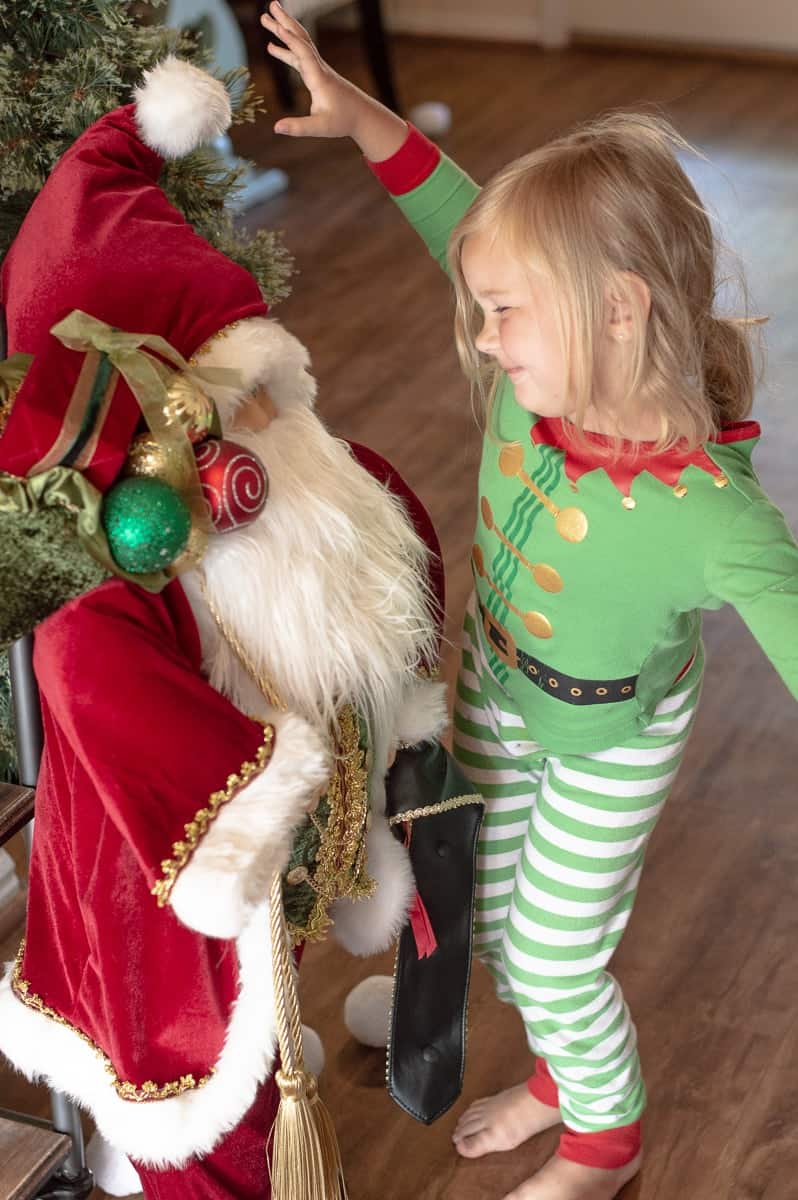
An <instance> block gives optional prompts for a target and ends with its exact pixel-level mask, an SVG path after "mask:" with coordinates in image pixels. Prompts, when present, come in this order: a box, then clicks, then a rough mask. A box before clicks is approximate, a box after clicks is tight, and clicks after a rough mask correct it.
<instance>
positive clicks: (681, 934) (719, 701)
mask: <svg viewBox="0 0 798 1200" xmlns="http://www.w3.org/2000/svg"><path fill="white" fill-rule="evenodd" d="M256 38H257V35H255V36H254V37H252V39H251V54H252V61H253V63H257V62H258V61H259V59H258V57H256V56H257V54H258V53H259V51H258V45H259V39H258V40H256ZM324 49H325V52H326V53H327V55H328V57H329V58H330V60H331V61H332V62H333V63H334V64H335V65H336V66H337V67H338V68H339V69H340V70H342V71H343V72H344V73H347V74H350V75H352V76H353V77H355V78H356V79H357V80H358V81H359V82H366V79H365V73H364V69H363V64H362V62H361V59H360V55H359V46H358V42H357V39H356V38H354V37H353V36H351V35H346V34H329V35H327V36H326V38H325V40H324ZM394 49H395V63H396V71H397V81H398V85H399V89H400V93H401V95H402V97H403V100H404V103H405V105H406V106H408V107H409V106H410V105H412V104H415V103H418V102H419V101H421V100H424V99H440V100H444V101H446V102H447V103H448V104H450V105H451V107H452V111H453V115H454V124H453V129H452V132H451V134H450V135H449V136H448V137H447V139H446V142H445V149H446V150H447V151H448V152H449V153H450V154H451V155H452V156H453V157H455V158H456V159H457V160H458V161H459V162H460V163H462V165H463V166H465V167H466V168H467V169H468V170H469V171H471V173H472V174H473V175H474V176H475V177H476V178H477V179H480V180H483V179H485V178H486V177H487V176H488V175H490V173H491V172H493V171H494V170H496V169H497V168H498V167H499V166H500V165H502V164H503V163H504V162H506V161H507V160H508V159H510V158H512V157H514V156H516V155H518V154H520V153H522V152H524V151H526V150H528V149H530V148H532V147H533V146H535V145H537V144H539V143H540V142H542V141H544V140H545V139H547V138H548V137H550V136H551V135H553V134H555V133H557V132H558V131H560V130H562V129H563V127H565V126H567V125H568V124H570V123H571V122H573V121H576V120H579V119H582V118H586V117H589V116H591V115H592V114H595V113H596V112H598V111H601V110H604V109H607V108H611V107H615V106H624V107H638V106H640V105H655V106H658V107H661V108H662V109H664V111H665V112H666V113H667V114H668V115H669V116H670V117H671V118H672V119H673V120H674V122H675V123H676V125H677V127H678V128H679V130H680V131H681V132H682V133H684V134H685V135H686V136H687V137H688V138H689V139H691V140H692V141H694V142H695V143H696V144H697V145H698V146H699V148H700V149H701V151H702V152H703V153H705V154H706V155H707V157H708V159H709V162H703V161H700V160H691V161H690V162H688V164H687V165H688V168H689V170H690V172H691V174H692V175H693V177H694V178H695V180H696V182H697V184H698V186H699V188H700V190H701V192H702V194H703V195H704V196H705V197H706V198H707V199H708V200H709V202H710V203H711V205H712V206H713V207H714V208H715V209H716V211H717V213H718V216H719V220H720V223H721V226H722V227H723V229H724V232H725V236H726V239H727V240H728V241H729V243H730V245H731V247H732V249H733V250H734V251H736V252H737V253H739V254H740V255H741V256H742V259H743V260H744V262H745V264H746V267H747V270H748V279H749V284H750V288H751V294H752V308H753V310H754V311H757V312H765V313H769V314H772V320H771V323H770V325H769V326H768V329H767V340H768V343H769V363H768V368H767V374H766V381H765V382H764V384H763V386H762V387H761V389H760V394H759V399H758V402H757V408H756V413H755V415H756V416H757V417H758V419H759V420H761V422H762V425H763V433H764V437H763V444H762V446H761V448H760V449H759V451H758V453H757V457H756V463H757V465H758V470H759V473H760V477H761V479H762V482H763V484H764V486H765V487H766V489H767V490H768V491H769V492H770V493H771V495H772V496H773V498H774V499H775V500H776V502H777V503H778V504H779V505H780V506H781V507H782V508H783V509H784V511H785V513H786V514H787V517H788V519H789V520H790V522H791V524H792V526H793V528H798V489H796V484H795V479H796V470H795V460H796V456H798V415H797V410H796V399H795V393H796V362H797V360H798V335H796V322H795V316H794V310H795V308H796V299H798V295H797V293H798V253H796V247H798V205H797V204H796V199H797V198H798V147H796V144H795V143H796V134H795V130H796V129H798V73H796V71H795V70H794V69H790V68H787V67H784V68H782V67H775V66H762V65H755V66H747V65H745V64H742V63H723V62H720V61H717V60H712V61H702V60H700V59H696V58H692V57H691V58H684V59H680V58H675V57H669V58H658V57H655V56H647V55H643V54H614V53H612V52H609V51H604V50H602V51H596V52H591V51H588V50H576V51H566V52H563V53H554V54H543V53H542V52H540V51H538V50H537V49H535V48H529V47H524V46H503V45H490V46H480V45H478V44H476V43H467V42H444V41H435V40H424V39H410V38H397V39H396V40H395V47H394ZM256 75H257V76H258V80H259V82H261V76H262V82H263V86H264V91H266V90H268V88H269V86H270V84H269V80H268V77H267V75H266V73H265V71H264V70H263V69H262V68H261V69H260V70H257V69H256ZM270 127H271V126H270V120H266V121H263V122H261V124H260V125H258V126H255V127H243V128H242V129H240V130H237V131H236V142H237V145H238V146H239V147H240V148H241V149H242V151H243V152H245V153H247V154H248V155H250V156H251V157H252V158H253V159H255V160H257V161H258V162H259V163H262V164H264V165H278V166H282V167H284V168H285V169H286V170H287V171H288V173H289V175H290V178H291V190H290V191H289V192H288V193H286V194H285V195H284V196H281V197H278V198H276V199H275V200H273V201H271V202H269V203H268V204H266V205H264V206H262V207H261V208H260V209H259V210H258V211H257V212H255V213H253V214H251V216H250V218H249V219H250V220H251V221H252V222H253V224H256V223H263V224H265V225H268V226H270V227H277V228H282V229H283V230H284V231H285V235H286V240H287V243H288V245H289V246H290V247H291V248H292V249H293V251H294V253H295V254H296V258H297V267H298V270H299V274H298V275H297V277H296V279H295V280H294V292H293V295H292V296H291V297H290V299H289V300H288V301H287V302H285V303H284V304H282V305H281V306H279V308H278V309H277V310H276V315H277V316H278V317H279V318H280V319H281V320H282V321H283V322H284V323H285V325H286V326H287V327H288V328H289V329H290V330H291V331H292V332H293V333H295V334H296V335H297V336H298V337H299V338H300V339H301V340H302V341H303V342H304V343H305V344H306V345H307V346H308V347H309V348H310V350H311V353H312V356H313V362H314V370H315V374H316V376H317V378H318V380H319V409H320V411H321V413H322V414H323V415H324V417H325V419H326V420H327V421H328V423H329V424H330V426H331V427H332V428H333V429H334V430H335V431H336V432H338V433H340V434H341V435H343V436H346V437H351V438H353V439H356V440H359V441H363V442H365V443H367V444H369V445H371V446H373V447H375V448H376V449H377V450H379V451H381V452H382V453H383V454H385V455H386V456H387V457H388V458H389V459H391V461H393V462H394V463H395V465H396V466H397V467H398V468H399V469H400V470H401V471H402V472H403V474H404V475H405V476H406V478H407V479H408V481H409V482H410V483H411V485H412V486H413V487H414V488H415V489H416V490H417V492H418V493H419V495H420V496H421V498H422V499H423V500H424V502H425V503H426V504H427V506H428V508H429V510H430V512H431V514H432V516H433V519H434V521H435V523H436V525H437V528H438V531H439V534H440V537H441V540H442V543H443V548H444V557H445V562H446V568H447V581H448V609H449V620H448V625H447V637H448V639H449V642H448V644H447V648H446V656H445V671H446V675H447V678H449V679H452V678H453V675H454V671H455V668H456V661H457V639H458V628H459V623H460V616H461V613H462V609H463V605H464V602H465V599H466V595H467V592H468V589H469V570H468V552H469V548H470V545H471V539H472V531H473V529H472V527H473V522H474V510H475V477H476V467H477V461H478V451H479V435H478V432H477V430H476V427H475V425H474V422H473V420H472V418H471V415H470V408H469V397H468V391H467V388H466V386H465V385H464V383H463V381H462V380H461V378H460V376H459V373H458V368H457V363H456V358H455V354H454V350H453V343H452V336H451V303H450V299H449V295H448V290H447V286H446V283H445V281H444V279H443V278H442V277H441V276H440V275H439V274H438V272H437V270H436V268H435V267H434V266H433V264H432V263H431V262H429V261H428V260H427V258H426V256H425V254H424V252H423V250H422V249H421V248H420V247H419V246H418V244H417V243H416V241H415V238H414V235H413V234H412V233H411V232H410V231H409V230H408V229H407V228H405V226H404V225H403V223H402V221H401V219H400V218H399V216H398V214H397V213H396V212H395V211H394V210H393V207H392V205H391V204H390V202H389V201H388V200H386V199H385V197H384V195H383V194H382V192H381V189H380V187H379V185H377V183H376V182H375V181H374V180H373V179H371V177H370V176H369V175H368V173H367V171H366V170H365V169H364V168H363V166H362V165H361V163H360V162H359V161H358V155H357V153H356V151H355V150H354V148H353V147H351V146H346V145H342V144H340V143H318V142H310V141H308V142H304V141H288V140H286V139H279V138H277V137H275V136H274V135H272V133H271V132H270ZM796 636H797V637H798V631H796ZM706 641H707V646H708V652H709V665H708V669H707V675H706V682H705V687H704V702H703V706H702V711H701V714H700V716H699V719H698V725H697V729H696V732H695V734H694V736H693V739H692V742H691V745H690V748H689V750H688V754H687V761H686V764H685V766H684V769H683V771H682V774H681V777H680V779H679V781H678V782H677V785H676V787H675V789H674V792H673V795H672V796H671V798H670V800H669V802H668V806H667V808H666V812H665V815H664V816H663V818H662V820H661V823H660V825H659V828H658V829H657V832H656V834H655V836H654V838H653V842H652V845H651V849H650V852H649V856H648V863H647V869H646V871H645V872H644V875H643V880H642V884H641V887H640V892H639V898H638V902H637V908H636V913H635V916H634V918H633V920H632V923H631V926H630V929H629V932H628V934H627V936H626V938H625V939H624V942H623V944H622V945H621V947H620V950H619V951H618V953H617V955H616V958H615V960H614V968H613V969H614V970H615V972H616V973H617V975H618V976H619V978H620V980H621V982H622V984H623V986H624V990H625V994H626V997H627V1000H628V1002H629V1004H630V1007H631V1009H632V1012H633V1014H634V1016H635V1018H636V1021H637V1024H638V1029H639V1036H640V1044H641V1052H642V1058H643V1064H644V1069H645V1072H646V1078H647V1082H648V1089H649V1096H650V1106H649V1110H648V1114H647V1117H646V1135H647V1158H646V1163H645V1166H644V1169H643V1172H642V1174H641V1176H640V1177H639V1178H638V1179H637V1180H635V1181H634V1182H633V1183H632V1184H630V1185H629V1187H628V1188H627V1189H626V1192H625V1193H624V1195H625V1197H626V1198H627V1200H633V1198H634V1200H655V1198H656V1200H682V1198H687V1197H689V1198H690V1200H721V1198H726V1197H728V1198H732V1200H794V1198H795V1197H796V1196H798V1183H796V1179H798V1022H796V1016H797V1015H798V953H796V944H797V942H798V939H797V938H796V933H798V811H796V799H797V798H798V797H797V794H796V741H797V740H798V739H796V730H797V729H798V723H797V721H796V715H797V713H798V710H797V709H796V707H795V704H794V702H793V701H792V700H791V699H790V697H789V695H788V693H787V691H786V689H785V688H784V686H783V685H782V683H781V682H780V680H779V679H778V677H777V676H776V674H775V672H774V671H773V669H772V668H771V667H770V665H769V664H768V662H767V661H766V660H765V659H764V657H763V655H762V653H761V651H760V650H759V649H758V647H757V646H756V644H755V643H754V641H753V638H752V637H751V636H750V635H749V634H748V632H747V631H746V630H745V628H744V627H743V625H742V624H741V622H740V621H739V619H738V618H737V617H736V615H735V614H734V613H733V612H731V611H728V610H725V611H722V612H720V613H717V614H712V615H711V616H709V617H708V618H707V621H706ZM375 970H376V971H379V972H384V973H389V972H390V970H391V960H390V957H389V956H384V957H383V958H382V959H380V960H377V961H376V962H371V961H370V962H357V961H353V960H350V959H348V958H347V956H346V955H345V954H344V953H343V952H342V951H340V950H339V949H337V947H336V946H335V944H334V943H332V942H330V943H328V944H326V945H323V946H321V947H311V949H310V950H309V952H308V954H307V956H306V959H305V962H304V964H303V969H302V989H303V997H304V1018H305V1020H306V1021H307V1022H308V1023H309V1024H312V1025H313V1026H314V1027H315V1028H316V1029H317V1030H318V1031H319V1033H320V1034H321V1036H322V1038H323V1040H324V1042H325V1046H326V1049H327V1069H326V1071H325V1072H324V1075H323V1077H322V1087H323V1092H324V1095H325V1098H326V1100H327V1103H328V1104H329V1106H330V1108H331V1110H332V1112H333V1113H334V1115H335V1120H336V1125H337V1128H338V1133H339V1137H340V1141H341V1145H342V1150H343V1156H344V1161H345V1163H346V1167H347V1176H348V1182H349V1188H350V1194H351V1196H352V1197H353V1200H366V1198H372V1197H381V1198H383V1200H410V1198H413V1200H455V1198H457V1200H477V1198H479V1200H493V1198H494V1197H495V1198H496V1200H499V1198H500V1197H502V1196H503V1195H504V1194H505V1192H506V1191H508V1190H509V1189H510V1188H511V1187H512V1186H514V1185H516V1184H517V1183H518V1182H520V1180H522V1179H523V1178H525V1177H526V1176H527V1175H528V1174H529V1173H531V1171H533V1170H534V1169H535V1167H536V1166H537V1165H538V1164H540V1163H541V1162H542V1161H543V1160H544V1158H545V1157H546V1156H547V1155H548V1154H549V1153H550V1152H551V1150H552V1148H553V1146H554V1145H555V1143H556V1135H555V1134H547V1135H544V1136H543V1137H542V1138H540V1139H539V1140H538V1141H536V1142H535V1143H531V1144H529V1145H527V1146H525V1147H523V1148H522V1149H520V1150H519V1151H517V1152H515V1153H513V1154H510V1155H504V1156H493V1157H491V1158H488V1159H485V1160H482V1161H476V1162H465V1161H464V1160H459V1159H458V1158H457V1156H456V1155H455V1154H454V1152H453V1150H452V1149H451V1143H450V1141H449V1137H450V1134H451V1131H452V1128H453V1125H454V1122H455V1119H456V1115H457V1112H452V1113H450V1114H447V1115H446V1116H445V1117H443V1118H442V1119H441V1120H440V1121H439V1122H438V1123H437V1124H436V1125H434V1126H433V1127H432V1128H430V1129H426V1128H423V1127H421V1126H419V1125H417V1124H415V1123H414V1122H413V1121H412V1120H411V1119H410V1118H409V1117H406V1116H405V1115H404V1114H402V1113H401V1112H400V1111H399V1110H398V1109H396V1108H395V1107H394V1106H393V1105H392V1104H391V1102H390V1101H389V1100H388V1098H387V1096H386V1094H385V1090H384V1066H383V1061H382V1056H381V1055H380V1054H379V1053H378V1052H374V1051H368V1050H365V1049H363V1048H361V1047H358V1046H356V1045H355V1044H353V1042H352V1041H351V1039H350V1038H349V1037H348V1035H347V1034H346V1032H345V1030H344V1026H343V1020H342V1010H343V1002H344V999H345V997H346V994H347V992H348V991H349V989H350V988H351V987H352V986H353V985H354V984H355V983H356V982H358V981H359V980H360V979H362V978H364V977H365V976H366V975H368V974H370V973H372V972H373V971H375ZM469 1027H470V1037H469V1059H468V1068H467V1074H466V1081H465V1089H464V1094H463V1103H466V1102H467V1101H469V1100H471V1099H473V1098H475V1097H476V1096H479V1095H481V1094H484V1093H485V1092H486V1091H488V1092H489V1091H494V1090H498V1089H499V1088H501V1087H503V1086H506V1085H507V1084H509V1083H512V1082H517V1081H518V1080H520V1079H522V1078H523V1077H524V1074H525V1072H526V1071H527V1064H528V1059H527V1052H526V1049H525V1041H524V1037H523V1032H522V1029H521V1025H520V1021H519V1019H518V1017H517V1016H516V1015H515V1013H514V1012H513V1011H512V1010H510V1009H508V1008H505V1007H502V1006H500V1005H499V1003H498V1002H497V1001H496V1000H495V998H494V996H493V994H492V990H491V986H490V984H489V981H488V979H487V976H486V974H485V972H484V971H482V970H481V968H479V967H477V969H476V970H475V977H474V985H473V994H472V999H471V1005H470V1017H469ZM22 1093H24V1096H23V1095H22ZM0 1096H1V1097H2V1099H0V1104H2V1105H5V1106H11V1104H10V1100H11V1099H12V1098H13V1099H18V1100H19V1102H20V1104H21V1103H22V1100H23V1099H24V1100H25V1101H26V1102H28V1101H30V1102H31V1103H37V1102H38V1101H37V1100H36V1098H35V1095H34V1094H33V1092H32V1090H31V1089H28V1088H27V1085H19V1084H16V1083H15V1084H13V1085H12V1083H11V1081H10V1077H9V1076H8V1075H7V1074H1V1075H0ZM457 1111H458V1112H459V1111H460V1106H458V1109H457Z"/></svg>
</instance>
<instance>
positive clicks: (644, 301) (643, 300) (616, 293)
mask: <svg viewBox="0 0 798 1200" xmlns="http://www.w3.org/2000/svg"><path fill="white" fill-rule="evenodd" d="M607 307H608V312H609V319H608V329H607V332H608V333H609V335H610V337H611V338H614V339H615V340H616V341H618V342H628V341H630V340H631V337H632V334H633V332H634V329H635V326H636V325H638V324H641V325H646V324H647V322H648V318H649V315H650V313H651V289H650V288H649V286H648V284H647V283H646V281H645V279H643V278H642V277H641V276H640V275H636V274H635V273H634V271H621V272H620V274H619V276H618V280H617V283H616V284H615V285H614V286H613V287H611V288H610V289H609V290H608V294H607Z"/></svg>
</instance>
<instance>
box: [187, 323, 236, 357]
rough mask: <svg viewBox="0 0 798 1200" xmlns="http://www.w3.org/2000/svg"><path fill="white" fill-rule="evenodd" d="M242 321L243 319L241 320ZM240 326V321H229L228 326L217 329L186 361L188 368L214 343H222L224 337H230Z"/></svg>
mask: <svg viewBox="0 0 798 1200" xmlns="http://www.w3.org/2000/svg"><path fill="white" fill-rule="evenodd" d="M243 319H244V318H242V320H243ZM240 324H241V320H238V321H231V322H230V324H229V325H225V326H223V328H222V329H217V331H216V333H212V334H211V336H210V337H209V338H207V340H206V341H204V342H203V343H202V345H201V346H200V347H199V348H198V349H197V350H195V351H194V353H193V354H192V355H191V358H190V359H189V360H188V365H189V366H190V367H195V366H196V365H197V362H198V360H199V359H200V358H202V356H203V354H207V353H208V351H209V350H210V348H211V346H212V345H213V344H214V342H221V341H224V339H225V338H226V337H229V336H230V333H231V332H232V330H234V329H238V327H239V325H240Z"/></svg>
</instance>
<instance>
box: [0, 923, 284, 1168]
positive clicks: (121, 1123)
mask: <svg viewBox="0 0 798 1200" xmlns="http://www.w3.org/2000/svg"><path fill="white" fill-rule="evenodd" d="M237 949H238V958H239V965H240V991H239V994H238V998H237V1000H236V1003H235V1008H234V1010H233V1016H232V1019H231V1021H230V1024H229V1026H228V1030H227V1038H226V1040H225V1044H224V1048H223V1050H222V1053H221V1055H220V1056H219V1059H218V1061H217V1062H216V1064H215V1066H216V1069H215V1072H214V1074H213V1075H212V1076H211V1078H210V1079H209V1080H208V1082H207V1083H206V1084H204V1086H203V1087H200V1088H196V1089H193V1090H190V1091H186V1092H183V1094H182V1095H180V1096H170V1097H169V1098H168V1099H166V1100H152V1101H143V1102H142V1103H140V1104H137V1103H135V1102H133V1101H130V1100H123V1099H122V1098H121V1097H120V1096H118V1095H117V1093H116V1091H115V1089H114V1086H113V1083H112V1082H111V1079H110V1077H109V1076H108V1074H107V1073H106V1070H105V1067H104V1065H103V1060H102V1059H101V1058H100V1056H99V1055H98V1054H97V1053H96V1052H95V1051H94V1050H92V1048H91V1047H90V1046H89V1045H88V1044H87V1043H86V1042H84V1041H83V1040H82V1038H80V1037H79V1036H78V1035H77V1033H75V1032H74V1031H73V1030H72V1029H71V1028H70V1027H69V1026H66V1025H61V1024H59V1023H58V1022H57V1021H54V1020H52V1018H50V1017H47V1016H45V1015H44V1014H43V1013H40V1012H37V1011H36V1010H35V1009H32V1008H28V1006H27V1005H25V1004H23V1003H22V1001H21V1000H18V999H17V997H16V996H15V995H14V993H13V991H12V990H11V972H12V964H9V965H8V969H7V971H6V975H5V978H4V979H3V981H2V983H0V1025H2V1027H3V1031H4V1054H5V1055H6V1056H7V1057H8V1058H9V1059H10V1060H11V1061H12V1062H13V1064H14V1066H15V1067H16V1068H17V1070H19V1071H21V1072H22V1074H23V1075H25V1076H27V1078H28V1079H31V1080H34V1079H43V1080H45V1081H46V1082H47V1083H48V1084H49V1086H51V1087H53V1088H56V1089H57V1090H58V1091H59V1092H64V1093H65V1094H66V1095H68V1096H71V1097H72V1098H73V1099H74V1100H75V1101H76V1102H77V1103H78V1104H79V1105H81V1107H83V1108H85V1109H87V1110H88V1111H89V1112H90V1113H91V1114H92V1116H93V1117H94V1120H95V1123H96V1125H97V1128H98V1129H99V1130H100V1132H101V1133H102V1135H103V1137H104V1138H105V1139H106V1140H107V1141H108V1142H110V1143H111V1145H112V1146H115V1147H116V1148H117V1149H119V1150H121V1151H123V1152H124V1153H125V1154H127V1155H129V1156H130V1158H133V1159H135V1160H137V1161H138V1162H140V1163H142V1164H144V1165H146V1166H149V1167H153V1168H156V1169H158V1168H164V1167H167V1166H172V1167H179V1166H182V1165H183V1164H184V1163H186V1161H187V1160H188V1159H190V1158H191V1157H192V1156H194V1155H200V1156H201V1155H203V1154H208V1153H209V1152H210V1151H211V1150H212V1149H213V1147H214V1146H215V1145H216V1143H217V1142H218V1141H219V1140H220V1138H221V1137H222V1136H223V1135H224V1134H225V1133H227V1132H228V1131H229V1130H230V1129H232V1128H233V1127H234V1126H235V1125H237V1124H238V1122H239V1121H240V1120H241V1118H242V1117H243V1116H244V1114H245V1112H246V1111H247V1109H248V1108H249V1107H250V1105H251V1104H252V1102H253V1100H254V1099H255V1093H256V1091H257V1087H258V1084H259V1083H260V1082H261V1081H262V1080H264V1079H265V1078H266V1077H267V1075H268V1074H269V1072H270V1071H271V1068H272V1063H273V1061H274V1050H275V1039H274V1024H275V1020H274V995H273V992H272V984H271V979H272V964H271V940H270V936H269V911H268V905H266V904H264V905H262V906H261V907H260V908H259V909H257V910H256V911H255V912H254V913H253V914H252V918H251V920H250V921H249V923H248V924H247V925H246V927H245V928H244V930H243V931H242V933H241V936H240V937H239V938H238V940H237ZM42 1062H47V1063H48V1064H49V1066H48V1070H47V1072H46V1073H45V1072H44V1071H42V1070H41V1066H40V1064H41V1063H42Z"/></svg>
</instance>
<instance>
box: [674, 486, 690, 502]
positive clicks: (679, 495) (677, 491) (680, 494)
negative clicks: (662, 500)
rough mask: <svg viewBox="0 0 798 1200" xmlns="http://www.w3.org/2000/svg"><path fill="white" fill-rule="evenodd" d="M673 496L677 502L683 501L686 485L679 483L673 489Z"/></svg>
mask: <svg viewBox="0 0 798 1200" xmlns="http://www.w3.org/2000/svg"><path fill="white" fill-rule="evenodd" d="M673 494H674V496H675V497H676V499H677V500H683V499H684V497H685V496H686V495H687V487H686V485H685V484H683V483H680V484H679V486H678V487H675V488H674V489H673Z"/></svg>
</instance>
